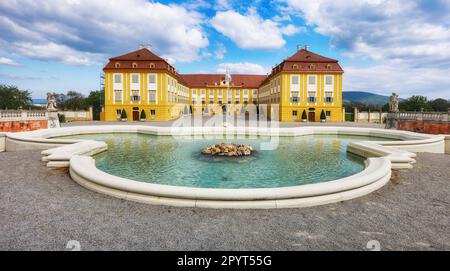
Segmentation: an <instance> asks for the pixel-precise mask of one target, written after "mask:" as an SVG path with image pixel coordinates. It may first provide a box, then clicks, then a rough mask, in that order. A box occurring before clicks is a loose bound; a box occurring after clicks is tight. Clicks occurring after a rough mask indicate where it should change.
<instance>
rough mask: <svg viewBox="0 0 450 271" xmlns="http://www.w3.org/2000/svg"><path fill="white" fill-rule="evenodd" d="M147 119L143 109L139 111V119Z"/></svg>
mask: <svg viewBox="0 0 450 271" xmlns="http://www.w3.org/2000/svg"><path fill="white" fill-rule="evenodd" d="M145 119H147V115H146V114H145V110H142V111H141V120H145Z"/></svg>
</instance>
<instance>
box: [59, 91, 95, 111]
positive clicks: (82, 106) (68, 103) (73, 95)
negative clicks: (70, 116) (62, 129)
mask: <svg viewBox="0 0 450 271" xmlns="http://www.w3.org/2000/svg"><path fill="white" fill-rule="evenodd" d="M66 97H67V98H66V100H65V101H63V103H62V104H61V105H60V106H59V107H60V108H61V107H62V108H64V109H69V110H87V109H88V108H89V106H87V105H86V103H85V99H84V96H83V94H81V93H79V92H76V91H69V92H67V95H66Z"/></svg>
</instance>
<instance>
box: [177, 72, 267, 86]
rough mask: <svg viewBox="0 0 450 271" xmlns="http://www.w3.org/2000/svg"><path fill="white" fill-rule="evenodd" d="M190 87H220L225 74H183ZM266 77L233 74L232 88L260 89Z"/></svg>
mask: <svg viewBox="0 0 450 271" xmlns="http://www.w3.org/2000/svg"><path fill="white" fill-rule="evenodd" d="M181 77H183V79H184V80H185V81H186V83H187V85H188V86H189V87H206V86H214V85H220V83H221V82H222V81H223V80H225V74H181ZM266 77H267V76H266V75H253V74H232V75H231V84H230V85H231V86H240V87H243V88H258V87H259V86H260V85H261V83H262V81H264V79H265V78H266Z"/></svg>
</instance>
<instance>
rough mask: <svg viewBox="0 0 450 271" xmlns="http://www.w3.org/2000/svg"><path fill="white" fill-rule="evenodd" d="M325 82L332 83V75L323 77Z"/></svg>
mask: <svg viewBox="0 0 450 271" xmlns="http://www.w3.org/2000/svg"><path fill="white" fill-rule="evenodd" d="M325 84H326V85H332V84H333V77H332V76H331V75H328V76H326V77H325Z"/></svg>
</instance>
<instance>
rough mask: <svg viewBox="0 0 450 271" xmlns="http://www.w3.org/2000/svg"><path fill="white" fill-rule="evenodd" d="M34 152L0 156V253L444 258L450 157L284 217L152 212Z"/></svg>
mask: <svg viewBox="0 0 450 271" xmlns="http://www.w3.org/2000/svg"><path fill="white" fill-rule="evenodd" d="M40 158H41V155H40V153H39V151H23V152H3V153H0V191H1V192H0V195H1V197H0V210H1V211H0V227H1V231H0V250H66V245H67V243H68V242H69V241H70V240H76V241H78V242H79V243H80V245H81V249H82V250H366V249H367V243H368V242H369V241H371V240H376V241H378V242H379V243H380V246H381V249H382V250H450V198H449V195H450V167H449V165H450V156H449V155H443V154H419V155H418V158H417V160H418V161H417V164H416V165H415V167H414V169H411V170H402V171H394V172H393V178H392V179H391V182H390V183H389V184H387V185H386V186H385V187H383V188H382V189H380V190H378V191H376V192H374V193H372V194H370V195H367V196H365V197H362V198H358V199H354V200H350V201H346V202H341V203H338V204H330V205H325V206H318V207H311V208H302V209H281V210H221V209H194V208H175V207H166V206H152V205H146V204H140V203H135V202H130V201H125V200H120V199H116V198H112V197H109V196H105V195H101V194H98V193H95V192H92V191H90V190H87V189H85V188H83V187H81V186H80V185H78V184H77V183H75V182H74V181H72V180H71V178H70V177H69V175H68V173H67V170H55V169H48V168H47V167H46V166H45V164H44V162H41V161H40Z"/></svg>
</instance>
